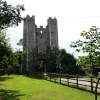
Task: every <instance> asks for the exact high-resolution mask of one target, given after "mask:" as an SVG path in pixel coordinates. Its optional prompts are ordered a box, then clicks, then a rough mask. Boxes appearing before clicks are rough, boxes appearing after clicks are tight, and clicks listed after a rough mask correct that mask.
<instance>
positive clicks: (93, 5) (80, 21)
mask: <svg viewBox="0 0 100 100" xmlns="http://www.w3.org/2000/svg"><path fill="white" fill-rule="evenodd" d="M7 2H8V3H10V4H15V5H16V4H24V5H25V9H26V10H25V12H22V15H23V16H24V17H25V16H26V15H27V14H29V15H30V16H31V15H35V18H36V24H37V26H40V25H43V26H46V24H47V18H48V17H56V18H57V20H58V33H59V46H60V48H66V50H67V51H68V52H70V53H72V52H73V51H74V50H73V49H70V47H69V45H70V42H72V41H76V40H77V39H79V38H80V32H82V31H83V30H87V31H88V30H89V28H90V27H91V26H97V27H100V13H99V9H100V5H99V4H100V3H99V0H7ZM9 31H10V33H11V44H12V46H13V48H16V47H17V46H16V43H17V42H18V41H19V39H20V38H22V36H23V25H22V24H20V26H19V27H16V28H13V29H11V28H10V30H9Z"/></svg>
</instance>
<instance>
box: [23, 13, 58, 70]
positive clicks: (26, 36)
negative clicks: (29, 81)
mask: <svg viewBox="0 0 100 100" xmlns="http://www.w3.org/2000/svg"><path fill="white" fill-rule="evenodd" d="M54 47H58V26H57V19H56V18H54V19H52V18H51V17H49V18H48V20H47V26H46V27H45V28H43V26H40V27H39V28H38V27H37V25H36V24H35V16H32V17H30V16H29V15H27V16H26V18H25V20H24V32H23V51H24V52H25V53H26V54H25V55H24V56H23V62H22V71H23V72H26V71H27V72H33V71H34V62H35V59H34V58H35V57H34V55H35V54H46V53H47V51H48V50H49V49H52V48H54Z"/></svg>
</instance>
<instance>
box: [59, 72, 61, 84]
mask: <svg viewBox="0 0 100 100" xmlns="http://www.w3.org/2000/svg"><path fill="white" fill-rule="evenodd" d="M59 77H60V84H61V73H60V74H59Z"/></svg>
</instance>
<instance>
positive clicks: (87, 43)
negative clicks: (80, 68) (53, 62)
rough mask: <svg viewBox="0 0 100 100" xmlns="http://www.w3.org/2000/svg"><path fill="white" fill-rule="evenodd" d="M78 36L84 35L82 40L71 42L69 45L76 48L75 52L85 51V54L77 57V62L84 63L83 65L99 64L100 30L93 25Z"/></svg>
mask: <svg viewBox="0 0 100 100" xmlns="http://www.w3.org/2000/svg"><path fill="white" fill-rule="evenodd" d="M80 36H82V37H84V40H83V41H82V40H77V41H76V42H71V45H70V46H71V47H73V48H76V51H77V52H80V51H83V53H87V56H83V57H79V61H78V62H77V63H78V64H79V65H83V64H84V66H85V67H88V66H89V67H90V66H91V67H93V66H100V31H99V30H98V28H97V27H96V26H93V27H92V28H90V30H89V31H88V32H86V31H83V32H82V33H81V34H80Z"/></svg>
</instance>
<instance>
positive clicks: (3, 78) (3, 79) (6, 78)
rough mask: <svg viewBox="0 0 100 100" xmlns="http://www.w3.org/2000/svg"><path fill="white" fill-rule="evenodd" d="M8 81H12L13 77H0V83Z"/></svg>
mask: <svg viewBox="0 0 100 100" xmlns="http://www.w3.org/2000/svg"><path fill="white" fill-rule="evenodd" d="M8 79H14V77H9V76H0V81H5V80H8Z"/></svg>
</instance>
